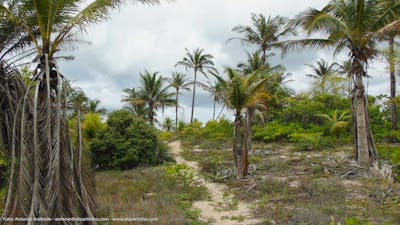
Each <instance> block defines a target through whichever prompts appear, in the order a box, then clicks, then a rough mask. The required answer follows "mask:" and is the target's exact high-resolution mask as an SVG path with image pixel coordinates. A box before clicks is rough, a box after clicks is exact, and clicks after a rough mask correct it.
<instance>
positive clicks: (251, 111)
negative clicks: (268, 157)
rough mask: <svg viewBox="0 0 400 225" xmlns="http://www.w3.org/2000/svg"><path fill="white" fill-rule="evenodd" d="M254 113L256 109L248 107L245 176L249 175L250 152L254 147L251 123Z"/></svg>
mask: <svg viewBox="0 0 400 225" xmlns="http://www.w3.org/2000/svg"><path fill="white" fill-rule="evenodd" d="M253 115H254V109H251V108H250V109H248V110H247V118H246V121H245V122H246V123H245V125H246V128H245V138H246V147H245V148H244V153H243V163H244V167H243V176H244V177H245V176H247V174H248V169H249V152H251V147H252V138H253V133H252V130H251V125H252V121H253Z"/></svg>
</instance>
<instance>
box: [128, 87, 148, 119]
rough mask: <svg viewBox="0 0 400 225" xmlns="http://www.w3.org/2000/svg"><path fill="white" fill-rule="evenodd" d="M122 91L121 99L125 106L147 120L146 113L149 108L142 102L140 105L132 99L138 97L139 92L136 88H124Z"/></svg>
mask: <svg viewBox="0 0 400 225" xmlns="http://www.w3.org/2000/svg"><path fill="white" fill-rule="evenodd" d="M123 92H124V93H125V95H124V96H123V97H122V100H121V101H122V102H125V103H126V106H125V108H127V109H129V110H130V111H132V112H134V113H135V114H136V116H139V117H141V118H143V119H145V120H147V119H148V118H147V115H148V114H149V109H148V108H147V106H146V105H145V104H144V103H143V104H141V105H140V104H138V103H137V102H135V101H134V100H135V99H139V98H140V93H139V91H138V90H137V88H134V87H133V88H125V89H124V90H123Z"/></svg>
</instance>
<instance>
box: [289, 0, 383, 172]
mask: <svg viewBox="0 0 400 225" xmlns="http://www.w3.org/2000/svg"><path fill="white" fill-rule="evenodd" d="M377 11H378V10H377V7H376V1H375V0H332V1H330V2H329V3H328V5H327V6H325V7H324V8H323V9H321V10H317V9H313V8H310V9H308V10H306V11H305V12H303V13H301V14H300V15H299V16H298V17H297V18H296V19H295V20H294V21H293V23H294V24H296V25H301V26H302V27H303V28H304V30H305V31H307V32H308V34H314V33H320V34H321V33H322V34H326V35H327V37H326V38H307V39H303V40H295V41H290V42H288V43H287V45H286V47H285V49H284V51H283V53H286V52H287V50H288V49H293V48H295V49H296V48H297V49H302V48H305V47H317V48H321V47H329V46H334V47H335V53H338V52H341V51H342V50H347V51H348V52H349V55H350V58H351V60H352V64H351V74H352V79H353V80H354V87H353V93H352V101H351V102H352V112H353V122H354V123H353V124H354V127H353V130H354V147H355V155H356V159H357V161H358V163H359V164H361V165H366V166H367V165H371V163H372V161H374V160H375V159H376V157H377V152H376V148H375V145H374V142H373V138H372V132H371V127H370V122H369V116H368V109H367V107H368V104H367V96H366V90H365V87H364V84H363V78H364V77H365V76H366V75H367V73H366V68H367V65H368V63H369V62H370V60H371V59H372V58H373V57H374V56H376V53H377V50H376V42H377V36H376V31H377V30H378V29H379V28H380V27H379V26H378V25H377V24H378V23H377V22H376V21H377V19H378V16H377V15H378V13H377ZM375 25H377V26H375Z"/></svg>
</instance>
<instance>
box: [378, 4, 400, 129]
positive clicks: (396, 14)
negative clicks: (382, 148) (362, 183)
mask: <svg viewBox="0 0 400 225" xmlns="http://www.w3.org/2000/svg"><path fill="white" fill-rule="evenodd" d="M378 7H379V9H380V15H381V17H382V20H383V23H390V22H392V21H394V20H398V19H400V4H399V2H398V1H396V0H379V1H378ZM397 35H398V31H397V32H396V31H390V32H386V33H385V34H384V36H383V39H384V40H387V41H388V44H389V46H388V51H386V52H385V53H384V56H385V59H386V60H387V62H388V64H389V77H390V100H391V101H390V115H391V126H392V130H397V112H396V101H395V100H394V99H395V97H396V75H395V72H396V50H395V38H396V36H397Z"/></svg>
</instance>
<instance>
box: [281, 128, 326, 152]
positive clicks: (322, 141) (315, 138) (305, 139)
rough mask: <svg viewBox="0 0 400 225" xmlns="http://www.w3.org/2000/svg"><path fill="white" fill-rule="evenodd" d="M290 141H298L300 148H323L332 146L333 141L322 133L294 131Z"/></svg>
mask: <svg viewBox="0 0 400 225" xmlns="http://www.w3.org/2000/svg"><path fill="white" fill-rule="evenodd" d="M289 141H290V142H294V143H297V144H298V145H297V146H298V148H299V150H321V149H323V148H325V147H332V146H333V143H332V141H331V140H330V139H329V138H327V137H323V136H322V133H320V132H316V133H293V134H291V135H290V136H289Z"/></svg>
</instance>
